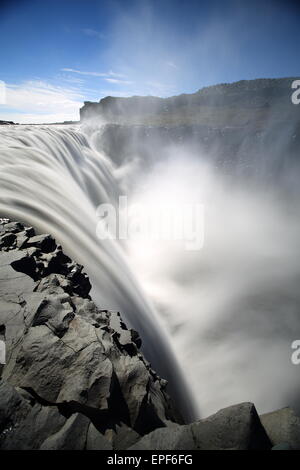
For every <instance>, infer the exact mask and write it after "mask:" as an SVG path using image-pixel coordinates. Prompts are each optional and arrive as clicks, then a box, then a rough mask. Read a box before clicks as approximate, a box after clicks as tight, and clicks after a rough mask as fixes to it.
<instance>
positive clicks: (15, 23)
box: [0, 0, 300, 122]
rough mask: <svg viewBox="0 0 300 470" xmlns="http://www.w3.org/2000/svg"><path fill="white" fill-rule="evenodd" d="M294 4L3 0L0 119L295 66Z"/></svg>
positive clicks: (290, 72) (73, 114) (52, 116)
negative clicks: (104, 98) (107, 98)
mask: <svg viewBox="0 0 300 470" xmlns="http://www.w3.org/2000/svg"><path fill="white" fill-rule="evenodd" d="M299 13H300V10H299V7H297V6H295V2H289V1H287V0H285V1H280V0H261V1H257V2H256V1H249V2H246V1H239V0H219V1H217V0H210V1H207V2H206V1H201V0H198V1H194V0H186V1H182V0H119V1H114V0H110V1H108V0H102V1H101V0H2V1H1V2H0V44H1V50H0V80H2V92H3V88H4V87H3V82H4V83H5V89H6V94H5V100H4V98H3V93H2V94H1V90H0V100H1V99H2V104H0V119H11V120H14V121H17V122H53V121H61V120H68V119H78V116H79V114H78V110H79V108H80V106H82V103H83V101H85V100H93V101H99V99H101V98H102V97H104V96H107V95H112V96H131V95H135V94H141V95H149V94H151V95H156V96H170V95H174V94H180V93H191V92H195V91H196V90H198V89H199V88H202V87H203V86H207V85H212V84H216V83H221V82H222V83H223V82H232V81H236V80H241V79H254V78H260V77H286V76H299V65H298V64H299V50H300V27H299V26H300V24H299V23H300V14H299ZM0 88H1V87H0ZM1 96H2V98H1ZM4 101H5V103H4Z"/></svg>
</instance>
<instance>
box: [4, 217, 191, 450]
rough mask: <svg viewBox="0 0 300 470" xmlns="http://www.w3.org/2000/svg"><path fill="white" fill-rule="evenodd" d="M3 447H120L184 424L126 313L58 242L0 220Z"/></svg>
mask: <svg viewBox="0 0 300 470" xmlns="http://www.w3.org/2000/svg"><path fill="white" fill-rule="evenodd" d="M0 234H1V238H0V240H1V241H0V279H1V282H0V324H1V325H3V326H5V341H6V352H7V362H6V365H5V367H4V369H3V373H2V379H1V381H0V385H1V391H0V395H1V397H0V449H85V448H92V449H101V448H102V449H112V448H124V447H128V446H130V445H132V444H133V443H135V442H136V441H137V440H138V439H139V438H140V437H141V436H142V435H144V434H146V433H148V432H150V431H152V430H153V429H156V428H157V427H158V426H162V427H164V426H166V425H169V423H170V422H171V421H173V422H179V423H180V422H182V421H181V418H180V417H179V413H178V412H176V411H175V410H174V408H173V405H172V403H171V400H170V399H169V397H168V395H167V394H166V391H165V385H166V384H165V381H164V380H162V379H160V378H159V377H158V376H157V375H156V373H155V372H154V371H153V370H152V369H151V367H150V365H149V364H148V363H147V362H146V361H145V359H144V358H143V356H142V354H141V353H139V350H138V348H139V347H140V345H141V340H140V338H139V335H138V333H137V332H136V331H134V330H129V329H127V327H126V325H125V324H124V322H123V321H122V319H121V317H120V314H119V313H118V312H109V311H108V310H101V309H99V308H98V307H96V305H95V304H94V302H93V301H92V300H91V298H90V296H89V292H90V289H91V285H90V282H89V279H88V277H87V275H86V274H85V273H84V272H83V268H82V266H80V265H78V264H76V263H74V262H73V261H72V260H71V259H70V258H69V257H68V256H67V255H65V254H64V253H63V251H62V248H61V246H59V245H57V243H56V242H55V240H54V239H53V238H52V237H51V236H50V235H35V233H34V230H33V229H32V228H31V227H25V226H23V225H22V224H20V223H14V222H10V221H8V220H6V219H0Z"/></svg>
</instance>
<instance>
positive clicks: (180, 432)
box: [130, 403, 272, 450]
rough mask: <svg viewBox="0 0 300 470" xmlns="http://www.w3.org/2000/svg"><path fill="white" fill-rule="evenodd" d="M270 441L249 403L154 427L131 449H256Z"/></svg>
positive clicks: (252, 406) (263, 446) (268, 447)
mask: <svg viewBox="0 0 300 470" xmlns="http://www.w3.org/2000/svg"><path fill="white" fill-rule="evenodd" d="M271 447H272V445H271V442H270V439H269V437H268V436H267V433H266V431H265V429H264V428H263V426H262V424H261V422H260V419H259V416H258V414H257V412H256V409H255V407H254V405H253V404H252V403H241V404H239V405H234V406H230V407H228V408H224V409H223V410H220V411H219V412H218V413H216V414H214V415H212V416H210V417H209V418H206V419H203V420H200V421H197V422H195V423H192V424H189V425H186V426H179V425H175V424H174V425H173V426H171V427H168V428H162V429H156V430H155V431H153V432H151V433H150V434H148V435H147V436H144V437H143V438H142V439H140V440H139V441H138V442H137V443H136V444H135V445H134V446H132V447H131V448H130V449H131V450H141V449H149V450H163V449H168V450H189V449H193V450H259V449H264V450H268V449H271Z"/></svg>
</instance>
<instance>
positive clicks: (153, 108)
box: [80, 77, 297, 127]
mask: <svg viewBox="0 0 300 470" xmlns="http://www.w3.org/2000/svg"><path fill="white" fill-rule="evenodd" d="M294 80H295V78H293V77H290V78H280V79H257V80H241V81H239V82H235V83H228V84H226V83H225V84H220V85H214V86H210V87H205V88H202V89H200V90H199V91H197V92H196V93H192V94H182V95H178V96H172V97H170V98H157V97H153V96H144V97H143V96H132V97H129V98H122V97H112V96H108V97H106V98H103V99H101V100H100V101H99V103H95V102H89V101H86V102H85V103H84V106H83V107H82V108H81V109H80V120H81V121H84V120H86V119H89V118H99V119H102V120H103V121H106V122H113V123H118V124H128V123H130V124H137V125H150V126H177V125H201V124H202V125H209V126H212V127H220V126H221V127H222V126H239V127H240V126H243V125H248V124H249V123H250V122H255V123H256V126H257V127H259V126H261V125H263V124H264V122H266V121H267V120H268V119H269V118H270V115H271V118H272V120H279V121H282V120H285V119H287V118H288V117H289V116H295V115H296V113H297V106H295V105H293V104H292V101H291V96H292V92H293V90H292V88H291V85H292V82H293V81H294Z"/></svg>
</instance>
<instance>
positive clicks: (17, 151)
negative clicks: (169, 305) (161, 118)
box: [0, 126, 197, 420]
mask: <svg viewBox="0 0 300 470" xmlns="http://www.w3.org/2000/svg"><path fill="white" fill-rule="evenodd" d="M118 194H119V188H118V184H117V181H116V180H115V178H114V176H113V167H112V164H111V163H110V162H109V161H108V160H107V159H106V158H105V157H104V156H103V155H101V154H100V153H98V152H96V151H95V150H92V149H91V148H90V146H89V144H88V142H87V139H86V137H85V136H84V134H83V133H81V132H80V131H79V130H78V129H72V128H66V127H64V128H62V127H53V126H52V127H37V126H36V127H34V126H31V127H30V126H28V127H10V128H3V129H1V130H0V214H1V216H2V217H9V218H11V219H12V220H20V221H23V222H26V223H27V224H30V225H32V226H33V227H35V228H36V229H37V230H38V231H39V232H40V233H51V234H52V235H53V236H54V237H55V238H56V239H57V240H58V241H59V242H60V243H61V245H62V246H63V249H64V251H65V252H66V253H67V254H69V255H70V256H71V257H72V258H73V259H74V260H76V261H77V262H79V263H80V264H83V265H84V268H85V271H86V272H87V273H88V275H89V276H90V278H91V282H92V285H93V291H92V296H93V298H94V300H95V301H96V303H97V304H98V305H99V306H100V307H101V308H104V309H110V310H119V311H120V312H121V313H122V316H123V318H124V319H125V320H126V321H127V324H128V325H129V326H131V327H133V328H135V329H137V330H138V331H139V333H140V335H141V338H142V340H143V351H144V354H145V356H146V358H147V359H148V360H150V361H151V363H152V365H153V367H155V368H156V370H157V371H159V373H160V374H161V375H162V376H164V377H167V379H168V380H169V384H170V393H171V394H172V396H173V397H174V399H175V400H176V401H177V403H179V406H180V408H181V410H182V412H183V414H184V415H185V417H186V419H187V420H190V419H193V418H195V416H196V415H197V411H196V407H195V405H194V403H193V400H192V397H191V396H190V393H189V391H188V388H187V387H186V385H185V379H184V377H183V375H182V373H181V371H180V368H179V366H178V364H177V361H176V358H175V355H174V353H173V351H172V348H171V345H170V340H169V338H168V335H167V333H166V331H164V330H163V326H162V324H161V322H160V320H159V318H158V316H157V315H156V313H155V311H154V309H153V308H152V307H151V305H150V304H149V302H148V301H147V299H146V297H145V295H144V294H143V292H142V289H141V288H140V286H139V283H138V280H137V279H136V277H135V276H134V273H133V272H132V271H131V269H130V267H129V266H128V262H127V261H126V257H125V254H124V252H123V249H122V247H121V246H120V245H119V244H118V242H116V241H113V240H105V241H100V240H99V239H98V238H97V237H96V225H97V222H98V220H97V218H96V207H97V206H98V205H99V204H100V203H102V202H103V203H107V202H111V203H112V204H115V202H116V200H117V197H118Z"/></svg>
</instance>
